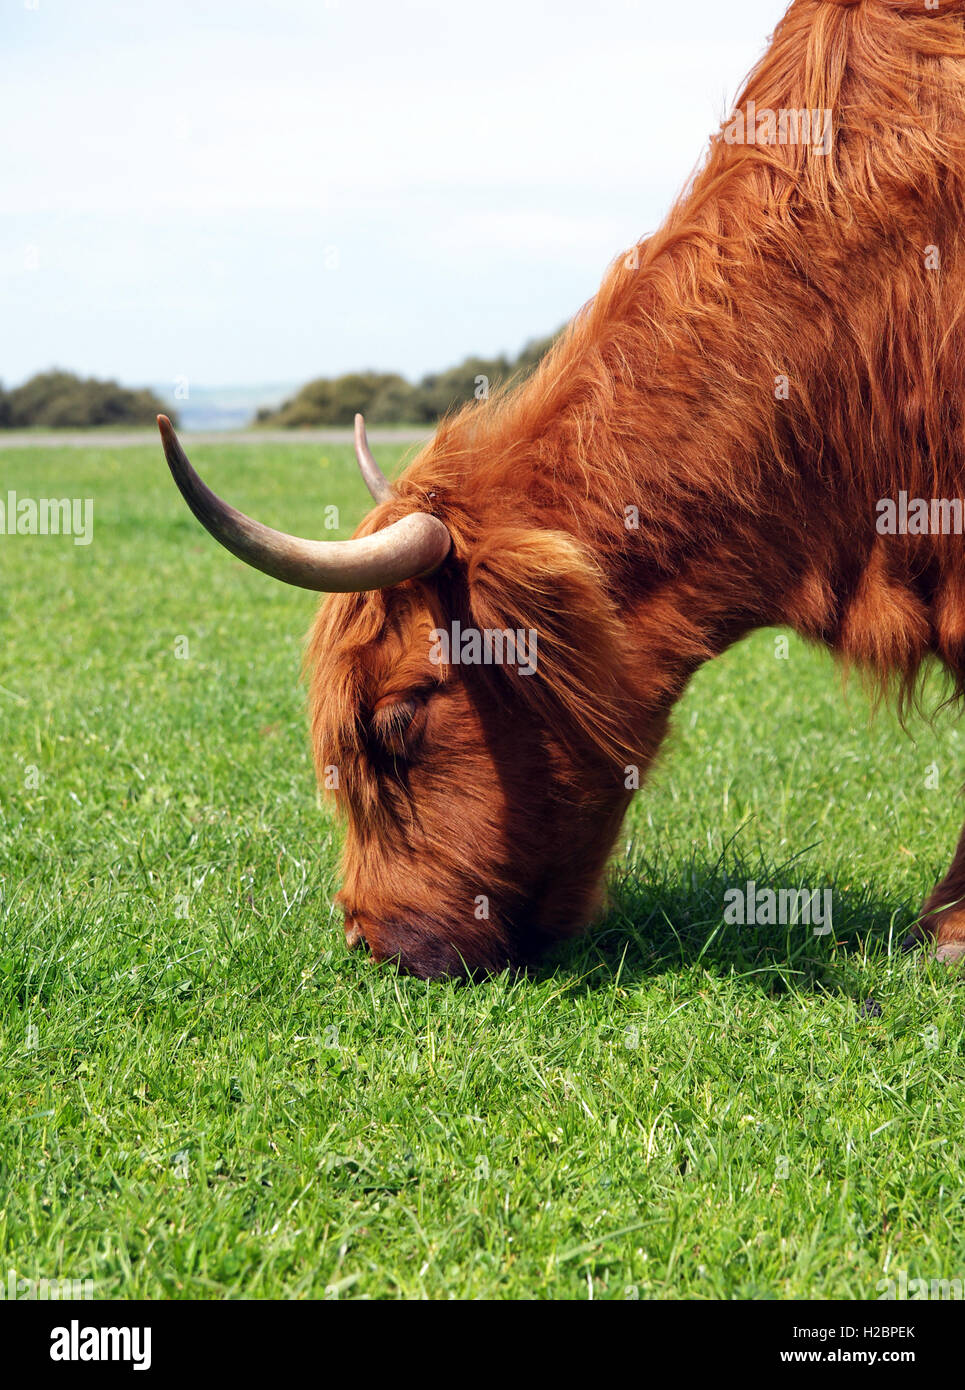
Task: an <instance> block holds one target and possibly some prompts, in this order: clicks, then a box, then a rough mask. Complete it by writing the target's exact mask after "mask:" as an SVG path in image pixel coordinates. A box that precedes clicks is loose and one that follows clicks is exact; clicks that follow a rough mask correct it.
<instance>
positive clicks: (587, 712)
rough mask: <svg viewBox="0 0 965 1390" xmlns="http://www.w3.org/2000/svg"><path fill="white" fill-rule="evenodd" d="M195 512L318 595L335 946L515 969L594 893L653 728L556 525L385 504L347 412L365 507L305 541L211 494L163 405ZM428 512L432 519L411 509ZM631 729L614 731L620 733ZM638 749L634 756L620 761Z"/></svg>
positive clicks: (587, 572)
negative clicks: (366, 493)
mask: <svg viewBox="0 0 965 1390" xmlns="http://www.w3.org/2000/svg"><path fill="white" fill-rule="evenodd" d="M161 432H162V437H163V440H164V447H165V453H166V455H167V459H168V463H169V465H170V467H171V471H172V473H173V474H174V477H175V480H176V481H177V483H178V486H179V487H180V489H181V491H182V493H183V495H184V497H185V499H186V501H187V502H188V505H189V506H190V507H191V510H192V511H193V512H194V514H195V516H197V518H198V519H199V521H201V522H202V524H203V525H204V526H206V527H207V529H208V530H209V531H211V533H212V534H213V535H214V536H215V537H216V538H217V539H218V540H219V541H221V542H222V544H224V545H226V546H227V548H228V549H229V550H231V551H232V552H233V553H234V554H235V555H237V556H239V558H241V559H243V560H245V561H246V562H248V563H250V564H253V565H255V566H256V567H257V568H259V569H261V570H263V571H265V572H266V573H268V574H271V575H273V576H274V577H276V578H279V579H282V580H285V581H286V582H288V583H295V584H299V585H301V586H302V587H306V588H312V589H319V590H324V591H328V592H330V593H331V594H332V595H333V596H332V597H331V598H330V599H329V600H328V601H327V603H326V604H324V605H323V606H322V609H321V610H320V612H319V615H318V618H317V620H316V623H315V627H314V631H313V633H312V638H311V643H310V648H309V666H310V670H311V723H312V736H313V743H314V750H315V759H316V765H317V770H318V775H319V778H320V780H321V782H322V784H323V786H325V787H326V788H328V789H329V790H331V791H332V792H333V793H334V795H335V798H336V802H337V804H338V805H339V807H340V808H341V809H342V810H343V811H344V812H345V813H346V815H347V821H348V827H347V838H346V847H345V857H344V885H343V888H342V891H341V893H340V894H339V899H338V901H339V902H340V904H341V906H342V909H343V911H344V914H345V936H346V940H347V941H348V943H349V945H350V946H355V945H363V944H364V945H365V946H367V947H368V948H369V950H370V951H371V953H372V956H373V957H374V958H375V959H376V960H378V961H383V960H394V961H397V962H398V964H399V966H400V967H401V968H402V969H404V970H406V971H408V972H410V973H413V974H416V975H420V976H423V977H433V976H440V975H456V976H458V975H463V974H473V973H479V972H485V971H498V970H501V969H503V968H505V967H506V966H507V965H510V966H512V965H519V964H525V963H527V962H529V961H531V960H532V959H533V958H534V957H535V956H536V955H537V954H538V953H539V951H540V949H541V947H543V946H544V945H545V944H546V943H547V942H548V941H551V940H553V939H557V938H559V937H561V936H565V935H567V934H570V933H572V932H574V931H576V930H578V929H579V928H580V927H581V926H583V925H584V924H585V923H586V922H587V920H588V919H589V918H590V917H591V916H592V915H593V913H594V911H595V909H596V907H597V906H598V904H599V901H600V893H601V881H602V876H603V871H604V868H605V863H606V858H607V855H608V853H609V850H610V848H611V846H612V844H613V840H614V838H615V836H616V833H617V831H618V829H619V825H620V821H621V818H622V816H623V813H624V811H625V809H626V805H627V802H628V800H629V798H630V794H631V793H630V791H629V790H628V786H632V785H633V783H634V778H633V774H632V772H631V773H629V774H628V772H627V765H628V764H631V763H632V764H641V763H645V762H646V761H649V758H650V757H651V756H652V753H653V751H654V749H655V748H656V745H657V743H658V742H659V740H660V738H661V737H662V734H663V725H664V721H663V720H662V719H660V718H656V719H654V718H650V719H647V720H644V721H641V719H640V711H639V710H638V709H636V708H634V696H633V694H632V690H631V686H630V682H629V680H628V679H627V678H626V677H625V674H624V666H623V662H624V660H625V659H626V652H625V627H624V624H623V623H622V622H621V619H620V615H619V614H618V612H617V609H616V606H615V604H614V602H613V600H612V598H611V597H610V596H609V595H608V593H607V590H606V586H605V584H604V581H603V577H602V575H601V573H600V570H599V568H598V566H597V565H596V564H595V562H594V561H593V560H592V558H590V557H589V556H588V555H587V554H586V552H585V551H584V549H583V548H582V547H580V546H579V545H578V544H577V543H576V542H575V541H574V540H573V539H572V538H571V537H570V536H568V535H566V534H563V533H560V532H555V531H546V530H541V529H538V528H534V527H527V526H525V525H518V524H517V525H513V524H506V522H505V521H502V522H499V523H497V524H495V525H487V524H486V523H485V522H484V521H483V522H480V519H479V518H478V517H474V518H472V519H470V518H468V517H467V516H466V515H464V514H461V513H460V511H459V507H458V501H457V500H448V499H444V498H442V499H439V501H438V503H436V502H434V501H433V500H432V499H430V498H429V496H428V494H427V493H426V492H425V491H424V490H418V491H417V494H416V495H415V498H414V497H413V496H410V495H407V491H411V490H407V489H406V487H405V485H404V484H403V486H402V488H401V490H400V493H399V494H396V493H395V492H394V491H393V490H392V488H391V487H390V485H389V484H388V482H387V481H386V480H385V478H384V477H383V475H382V474H381V472H380V471H379V469H378V467H377V465H376V464H375V461H374V459H372V456H371V454H370V453H369V450H368V446H367V443H366V440H365V431H364V426H363V424H362V422H361V417H358V419H357V424H356V448H357V454H358V458H359V463H360V467H361V469H362V472H363V475H364V476H365V479H366V482H367V483H368V485H369V488H370V490H371V491H372V492H373V495H374V496H375V499H376V501H377V502H378V503H379V505H378V507H377V508H376V510H375V511H373V512H372V513H371V514H370V515H369V517H368V518H367V519H366V521H365V522H364V523H363V525H362V526H361V527H360V528H359V531H358V533H357V535H356V537H355V539H353V540H351V541H343V542H338V541H335V542H327V543H326V542H317V541H307V540H301V539H298V538H296V537H292V536H286V535H283V534H282V533H280V532H277V531H271V530H269V529H268V528H267V527H264V526H261V525H260V524H259V523H257V522H254V521H251V520H250V519H249V518H247V517H244V516H242V514H241V513H239V512H236V511H234V509H233V508H230V507H228V506H227V505H226V504H225V503H223V502H222V501H221V500H220V499H218V498H217V497H215V495H214V494H213V493H212V492H210V490H209V489H208V488H206V487H205V485H204V483H202V482H201V480H200V478H198V476H197V474H196V473H195V472H194V470H193V469H192V468H191V465H190V463H189V462H188V460H187V458H186V457H185V455H184V453H183V451H182V450H181V447H180V445H179V443H178V441H177V438H176V436H175V434H174V431H173V429H172V428H171V426H170V424H169V423H168V422H167V420H166V419H164V417H161ZM420 499H421V500H422V501H423V505H425V503H426V502H428V504H429V505H431V506H435V507H436V510H437V511H438V512H440V513H441V515H442V516H443V517H444V519H440V516H439V515H433V514H431V513H430V512H428V511H424V510H413V500H415V501H418V500H420ZM641 727H643V728H644V730H645V732H644V734H643V735H642V736H641V737H640V738H639V739H637V738H635V739H633V740H631V738H630V736H629V734H628V730H630V729H631V728H633V729H635V730H639V729H640V728H641ZM634 750H636V751H634Z"/></svg>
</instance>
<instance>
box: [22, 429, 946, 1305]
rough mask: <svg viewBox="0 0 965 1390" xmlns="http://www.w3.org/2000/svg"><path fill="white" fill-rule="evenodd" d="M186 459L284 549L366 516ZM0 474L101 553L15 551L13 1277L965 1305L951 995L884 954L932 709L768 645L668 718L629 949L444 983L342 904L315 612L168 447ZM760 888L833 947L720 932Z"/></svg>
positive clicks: (225, 464)
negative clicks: (317, 684) (319, 784)
mask: <svg viewBox="0 0 965 1390" xmlns="http://www.w3.org/2000/svg"><path fill="white" fill-rule="evenodd" d="M189 445H190V441H189ZM191 452H192V455H193V457H194V462H195V463H196V464H197V466H198V467H199V469H200V471H201V472H202V473H203V474H204V476H205V477H206V479H207V480H208V481H209V482H210V483H211V485H212V487H214V488H215V490H216V491H219V492H220V493H221V494H222V495H224V496H225V497H227V498H228V499H229V500H230V501H231V502H233V503H234V504H235V505H237V506H239V507H241V508H242V509H244V510H246V511H248V512H250V513H251V514H253V515H255V516H257V517H258V518H259V519H261V520H263V521H265V522H267V523H269V524H270V525H275V526H279V527H282V528H284V529H289V530H293V531H299V530H300V531H302V532H303V533H305V534H311V533H315V534H318V535H319V536H323V537H328V538H332V539H335V538H337V537H339V536H348V535H349V534H350V533H351V531H352V529H353V528H354V526H355V524H356V523H357V521H358V519H359V518H360V517H361V516H362V515H363V513H364V511H365V510H366V508H367V506H368V505H369V504H368V502H367V497H366V494H365V492H364V488H363V484H362V482H361V480H360V479H359V477H358V474H357V470H356V468H355V464H354V461H353V458H352V452H351V449H350V448H348V447H339V446H322V445H319V444H309V443H304V442H298V441H297V440H294V441H293V442H291V443H278V442H274V441H270V442H266V443H264V444H263V445H255V446H251V445H244V444H238V443H232V444H224V445H222V444H218V445H206V446H205V447H203V448H197V447H196V448H193V449H191ZM401 454H402V450H401V449H400V448H396V449H395V450H394V451H393V450H392V449H391V448H387V447H385V446H383V447H382V448H381V450H380V459H381V460H382V461H383V463H386V464H389V465H395V464H396V463H397V462H398V460H399V458H400V457H401ZM8 489H13V490H15V491H16V492H17V493H18V495H20V496H23V497H27V496H30V497H61V496H67V495H69V496H72V497H92V498H93V499H94V508H95V510H94V539H93V543H92V544H91V545H89V546H86V547H85V546H75V545H74V544H73V542H72V540H71V539H70V538H67V537H24V536H13V537H11V536H0V622H2V632H3V642H2V645H0V726H2V731H3V738H2V744H0V747H2V753H0V1072H2V1083H0V1274H2V1275H3V1276H4V1277H5V1276H6V1271H7V1270H8V1269H13V1270H15V1271H16V1273H17V1275H18V1276H19V1277H21V1278H26V1279H39V1278H61V1277H63V1278H66V1277H70V1278H74V1279H84V1278H90V1279H92V1280H93V1281H94V1285H95V1296H96V1297H97V1298H117V1297H130V1296H143V1297H151V1298H158V1297H170V1298H182V1297H191V1298H224V1297H229V1298H230V1297H251V1298H279V1297H284V1298H318V1297H330V1298H335V1297H345V1298H358V1297H406V1298H420V1297H429V1298H447V1297H459V1298H480V1297H481V1298H490V1297H495V1298H510V1297H514V1298H519V1297H536V1298H577V1299H583V1298H616V1299H623V1298H627V1297H640V1298H666V1297H687V1298H732V1297H741V1298H749V1297H750V1298H753V1297H758V1298H760V1297H764V1298H767V1297H777V1298H844V1297H848V1298H858V1299H868V1298H875V1297H876V1296H877V1294H876V1284H877V1282H878V1280H880V1279H881V1278H882V1277H883V1274H885V1273H887V1274H890V1275H892V1276H893V1277H895V1276H897V1273H898V1271H901V1270H905V1271H907V1274H908V1277H909V1278H916V1277H924V1278H927V1279H936V1278H942V1277H945V1278H962V1276H963V1274H965V1185H963V1184H965V1164H963V1158H962V1135H963V1132H965V1098H963V1088H962V1078H963V1069H965V1066H963V1063H965V1058H963V1035H965V1024H963V1017H962V1014H963V1010H962V1000H963V995H962V991H961V987H960V985H959V984H958V983H957V981H958V979H959V978H960V977H959V976H958V975H956V973H955V972H951V973H950V972H948V971H947V970H946V969H943V968H940V967H929V966H923V965H922V964H921V963H920V962H919V960H918V959H917V958H916V957H913V958H906V957H902V956H901V955H900V954H898V952H897V945H898V943H899V942H900V940H901V938H902V936H903V935H904V932H905V929H906V927H907V924H908V922H909V921H910V919H911V916H912V914H913V911H914V909H915V907H916V905H917V903H918V902H919V900H920V899H921V897H922V895H923V894H924V893H925V892H926V891H927V889H928V888H929V887H930V886H931V884H932V882H933V881H934V879H935V877H936V876H937V875H938V874H939V873H940V872H941V871H943V870H944V868H945V867H946V865H947V862H948V860H949V858H950V855H951V851H952V849H953V846H954V843H955V839H956V837H957V834H958V830H959V826H960V821H961V818H962V816H963V814H965V805H963V803H962V801H961V799H960V798H959V796H958V787H959V784H960V782H961V780H962V776H963V773H965V740H963V736H962V732H961V731H960V730H959V729H958V728H957V727H956V725H955V722H954V719H953V717H952V715H951V714H950V713H949V712H947V711H945V712H942V713H940V714H939V715H938V716H937V718H936V719H935V720H934V722H933V724H931V725H929V724H926V723H924V722H923V721H921V720H918V719H913V720H912V721H911V722H910V733H911V735H912V737H910V738H909V737H907V736H905V735H904V734H902V733H901V731H900V730H899V728H898V726H897V722H896V720H895V719H894V717H893V716H892V714H891V713H890V712H889V711H887V710H882V711H881V712H879V713H878V714H877V715H876V716H875V717H874V718H872V717H871V713H870V706H869V702H868V700H867V698H866V696H865V694H864V693H863V691H862V689H861V686H860V683H859V682H858V681H857V680H853V681H852V682H851V684H850V685H849V686H848V688H847V690H845V688H844V686H843V684H842V679H841V676H840V674H839V673H838V672H837V671H836V669H835V668H834V666H833V663H832V662H831V660H830V659H829V658H828V657H827V656H826V655H825V654H824V653H821V652H816V651H813V650H810V649H808V648H807V647H806V646H805V645H804V644H803V643H802V642H801V641H800V640H799V639H798V638H796V637H795V636H793V635H790V636H789V641H788V646H787V657H786V659H782V657H781V655H780V652H781V648H780V646H779V645H778V644H777V643H776V641H775V638H776V637H777V636H778V634H775V633H759V634H757V635H755V636H754V637H753V638H752V639H750V640H749V641H747V642H745V643H743V644H742V645H741V646H740V647H738V648H736V649H734V650H733V651H731V652H730V653H728V654H727V655H726V656H725V657H724V658H723V659H721V660H720V661H719V662H717V663H716V664H714V665H713V666H711V667H708V668H705V669H704V670H703V671H702V672H701V673H700V675H699V677H698V679H697V680H696V681H695V682H694V684H693V686H692V688H691V690H690V691H689V693H688V695H687V697H686V699H685V700H684V702H683V703H682V704H681V706H680V707H679V709H678V711H677V715H676V718H675V722H674V733H673V736H672V738H671V740H670V742H669V743H668V745H667V747H666V749H665V751H664V755H663V758H662V760H661V762H660V764H659V766H658V768H657V769H656V771H655V773H654V775H653V777H652V779H651V781H650V782H649V783H648V785H647V786H646V787H645V788H644V790H643V791H642V792H641V793H640V795H639V796H638V798H637V800H636V803H635V806H634V809H633V811H632V813H631V816H630V819H629V820H628V822H627V825H626V827H625V834H624V836H623V838H622V841H621V844H620V847H619V854H618V857H617V859H616V861H615V865H614V872H613V888H612V906H611V909H610V912H609V915H608V916H607V918H606V920H605V921H604V922H603V923H601V924H599V925H597V926H596V927H595V928H594V929H593V931H592V932H591V933H590V934H589V936H588V937H587V938H586V939H585V940H584V941H582V942H580V943H579V944H578V945H574V946H570V947H567V948H565V949H561V950H559V951H557V952H556V954H555V955H554V956H553V957H551V958H550V960H549V961H548V962H547V963H546V965H545V967H544V968H542V969H541V970H539V971H538V972H536V974H535V975H534V976H533V977H532V978H530V979H522V980H515V981H511V980H509V979H508V978H506V977H501V978H499V979H496V980H493V981H491V982H489V983H485V984H482V985H480V986H478V987H475V988H463V987H459V986H455V985H439V984H430V985H427V984H424V983H420V982H417V981H413V980H409V979H404V978H399V977H398V976H397V975H396V974H395V972H394V971H393V970H392V969H381V970H376V969H374V968H373V967H372V966H371V965H370V964H369V963H368V962H367V960H366V958H365V956H364V954H362V953H353V954H352V955H349V954H348V953H347V952H346V950H345V948H344V945H343V941H342V935H341V927H340V923H339V922H338V921H337V919H336V918H335V917H334V916H333V914H332V908H331V898H332V894H333V893H334V892H335V891H336V888H337V856H338V847H339V829H338V827H337V825H336V824H335V823H334V821H333V819H332V817H331V814H330V812H329V810H328V809H327V808H326V807H325V806H323V805H321V804H320V803H319V801H318V798H317V796H316V791H315V783H314V776H313V771H312V768H311V765H310V759H309V752H308V740H307V733H306V728H305V720H304V711H303V705H304V691H303V688H302V687H301V686H300V684H299V667H300V660H301V650H302V641H303V637H304V635H305V633H306V631H307V628H308V626H309V622H310V619H311V616H312V613H313V610H314V606H315V602H316V600H315V599H314V597H313V596H312V595H310V594H307V593H302V592H299V591H296V590H293V589H288V588H285V587H283V586H282V585H280V584H276V583H273V582H272V581H270V580H268V579H267V578H264V577H263V576H261V575H259V574H257V573H255V572H254V571H252V570H250V569H248V568H246V567H245V566H243V565H242V564H240V563H238V562H235V561H234V560H233V559H232V558H231V557H230V556H228V555H226V553H225V552H224V551H223V550H221V549H220V548H219V547H218V546H217V545H216V544H215V543H214V541H213V540H211V539H210V538H209V537H208V536H206V535H205V534H204V533H203V532H202V531H201V529H200V527H199V526H198V525H197V523H196V522H195V521H194V519H193V518H192V517H191V516H190V515H189V513H188V512H187V510H186V508H185V507H184V505H183V503H182V502H181V499H180V498H179V497H178V495H177V493H176V491H175V489H174V486H173V484H172V482H171V480H170V478H169V476H168V473H167V470H166V468H165V466H164V463H163V459H162V456H161V451H160V447H159V445H158V444H157V443H155V442H146V443H145V444H144V446H143V447H140V446H139V447H131V448H121V447H117V446H115V445H112V443H111V441H110V439H109V438H101V439H97V440H92V441H91V442H90V444H89V445H88V446H86V447H83V448H67V447H62V448H51V449H47V448H30V449H26V448H25V449H5V450H3V451H0V496H5V495H6V493H7V491H8ZM330 505H336V506H338V508H339V510H340V516H339V520H340V526H339V529H338V530H337V531H332V530H329V531H325V530H323V518H324V509H325V507H326V506H330ZM929 693H930V697H931V703H932V705H934V704H936V703H937V701H938V698H939V696H940V693H941V691H940V686H939V684H938V683H937V681H936V682H935V683H934V684H933V685H932V686H931V687H930V692H929ZM559 850H560V854H561V855H565V854H566V846H565V845H560V847H559ZM748 880H754V881H755V883H756V884H757V885H758V886H759V887H770V888H775V889H778V888H782V887H783V888H796V887H800V886H805V887H807V888H809V889H822V890H823V889H824V888H830V889H831V890H832V902H833V930H832V931H831V932H830V933H829V934H827V935H815V933H814V931H813V930H812V929H811V928H809V927H807V926H804V925H800V924H797V925H794V924H789V925H785V926H779V925H769V924H762V925H751V926H746V925H745V926H740V925H736V924H728V923H726V922H725V921H724V916H723V909H724V892H725V890H726V889H727V888H728V887H729V886H733V885H738V886H741V887H743V885H744V884H745V883H746V882H747V881H748ZM868 1001H873V1002H868Z"/></svg>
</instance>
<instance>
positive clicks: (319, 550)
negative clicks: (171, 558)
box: [157, 415, 451, 594]
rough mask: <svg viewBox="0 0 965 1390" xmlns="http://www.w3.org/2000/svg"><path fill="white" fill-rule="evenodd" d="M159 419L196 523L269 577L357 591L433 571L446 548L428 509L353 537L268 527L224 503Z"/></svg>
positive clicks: (443, 533) (330, 589)
mask: <svg viewBox="0 0 965 1390" xmlns="http://www.w3.org/2000/svg"><path fill="white" fill-rule="evenodd" d="M157 423H158V428H159V429H160V431H161V441H162V443H163V445H164V456H165V458H166V459H167V461H168V467H169V468H170V470H171V474H172V476H173V478H174V481H175V482H176V483H177V485H178V488H179V489H180V491H181V496H182V497H183V498H184V500H185V502H187V504H188V506H189V507H190V508H191V510H192V512H194V515H195V516H196V517H197V518H198V520H199V521H200V522H201V525H202V526H204V527H205V528H206V529H207V530H208V531H210V532H211V534H212V536H214V538H215V540H216V541H220V542H221V544H222V545H223V546H224V547H225V548H226V549H227V550H230V551H231V553H232V555H237V557H238V559H239V560H244V562H245V564H247V565H254V567H255V569H259V570H262V571H263V572H264V573H265V574H270V575H271V576H272V578H273V579H280V580H282V581H283V583H285V584H297V585H298V586H299V587H300V588H302V589H315V590H317V591H320V592H322V593H331V594H360V593H363V592H364V591H365V590H367V589H387V588H389V587H390V585H392V584H401V583H402V581H403V580H404V579H415V578H417V577H421V576H422V575H427V574H431V573H432V572H433V570H436V569H438V568H439V566H440V565H441V564H442V562H443V560H444V559H445V558H446V556H447V555H448V553H449V546H450V544H451V541H450V539H449V532H448V531H447V530H446V528H445V526H443V524H442V522H441V521H440V520H439V518H438V517H435V516H430V515H429V514H428V512H412V513H410V514H409V516H404V517H403V518H402V520H401V521H395V522H393V523H392V525H391V526H386V527H385V529H384V530H382V531H376V532H375V533H374V534H373V535H371V536H362V537H359V538H358V539H356V540H352V541H309V540H302V539H301V538H300V537H299V536H288V535H286V534H285V533H284V531H273V530H272V529H271V527H270V526H263V525H262V524H261V522H260V521H252V519H251V518H250V517H247V516H245V515H244V513H243V512H239V511H236V510H235V508H234V507H229V505H228V503H227V502H222V500H221V498H220V497H218V496H216V495H215V493H213V492H212V491H211V489H210V488H209V487H207V486H206V484H205V483H203V482H202V481H201V479H200V478H199V477H198V475H197V473H195V471H194V469H193V468H192V467H191V464H190V462H189V461H188V456H187V454H185V452H184V450H183V449H182V448H181V444H180V441H179V439H178V437H177V435H176V434H175V432H174V426H173V425H172V424H171V421H170V420H169V419H168V418H167V416H166V415H159V416H158V417H157ZM383 481H384V480H383ZM386 486H388V484H386Z"/></svg>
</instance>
